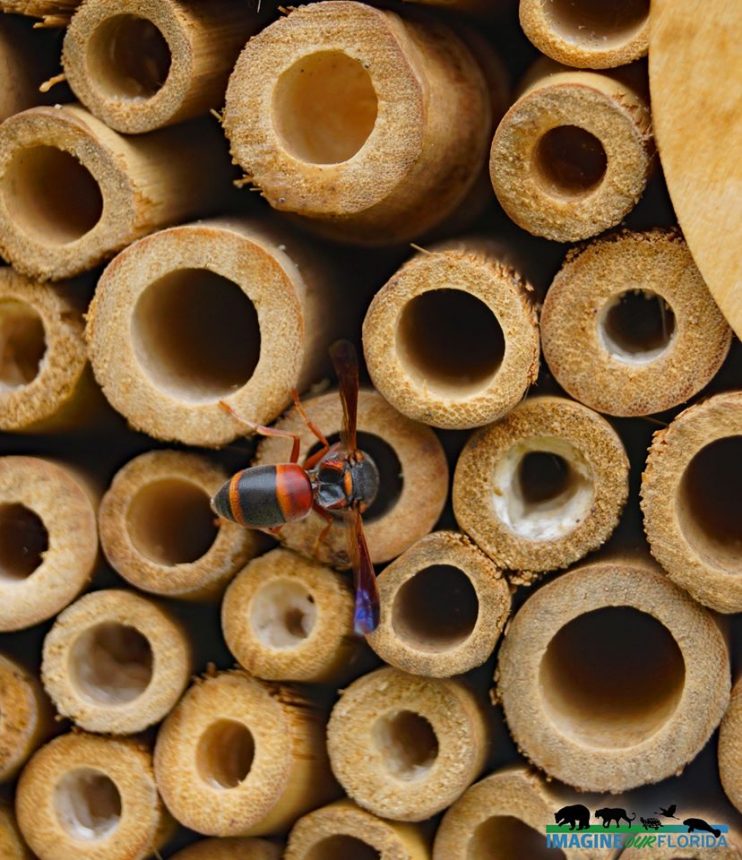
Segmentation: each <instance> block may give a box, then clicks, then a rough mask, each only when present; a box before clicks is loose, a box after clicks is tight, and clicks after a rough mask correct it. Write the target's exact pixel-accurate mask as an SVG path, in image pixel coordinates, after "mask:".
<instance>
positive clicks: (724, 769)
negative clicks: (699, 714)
mask: <svg viewBox="0 0 742 860" xmlns="http://www.w3.org/2000/svg"><path fill="white" fill-rule="evenodd" d="M719 776H720V777H721V784H722V786H723V787H724V791H725V792H726V795H727V797H728V798H729V800H730V801H731V802H732V803H733V804H734V806H735V807H736V808H737V809H738V810H739V811H740V812H742V679H740V680H738V681H737V683H736V684H735V685H734V688H733V689H732V698H731V700H730V702H729V707H728V708H727V712H726V714H725V715H724V719H723V720H722V723H721V730H720V732H719Z"/></svg>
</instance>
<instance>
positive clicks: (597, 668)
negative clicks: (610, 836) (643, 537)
mask: <svg viewBox="0 0 742 860" xmlns="http://www.w3.org/2000/svg"><path fill="white" fill-rule="evenodd" d="M496 680H497V690H498V695H499V697H500V700H501V701H502V704H503V707H504V710H505V717H506V719H507V722H508V726H509V728H510V731H511V732H512V735H513V738H514V740H515V742H516V743H517V745H518V747H519V749H521V750H522V752H523V753H524V754H525V755H526V756H527V757H528V758H529V759H531V761H532V762H533V763H534V764H536V765H537V766H538V767H541V768H543V769H544V770H545V771H546V772H547V773H548V774H549V775H550V776H552V777H554V778H555V779H559V780H561V781H562V782H565V783H567V784H569V785H573V786H575V787H576V788H579V789H581V790H585V791H599V792H611V793H614V794H615V793H618V792H620V791H625V790H626V789H629V788H634V787H636V786H638V785H644V784H645V783H649V782H659V781H660V780H661V779H664V778H666V777H669V776H671V775H673V774H678V773H679V772H680V771H681V770H682V769H683V767H684V766H685V765H686V764H687V763H688V762H689V761H691V760H692V759H693V758H694V757H695V756H696V754H697V753H698V752H699V751H700V750H701V748H702V747H703V746H704V744H705V743H706V742H707V741H708V739H709V738H710V736H711V734H712V732H713V731H714V729H715V728H716V727H717V726H718V724H719V721H720V720H721V718H722V716H723V714H724V710H725V709H726V706H727V703H728V701H729V686H730V684H729V652H728V649H727V645H726V642H725V640H724V637H723V636H722V634H721V632H720V630H719V628H718V626H717V624H716V622H715V619H714V617H713V616H712V615H711V613H709V612H708V611H707V610H705V609H704V608H703V607H702V606H699V605H698V604H697V603H695V602H694V601H692V600H690V599H689V597H688V595H687V594H686V593H685V592H684V591H682V590H681V589H679V588H677V586H675V585H674V584H673V583H672V582H671V581H670V580H669V579H668V578H667V577H666V576H665V575H664V573H663V572H662V571H661V570H660V569H659V568H658V567H657V566H656V565H654V564H653V563H651V562H650V561H649V560H648V559H646V560H643V559H632V558H626V557H620V556H617V557H616V558H614V559H610V560H604V561H598V562H593V563H591V564H584V565H582V566H580V567H578V568H575V569H573V570H572V571H570V572H569V573H565V574H564V575H563V576H559V577H557V578H556V579H553V580H552V581H551V582H549V583H548V584H546V585H544V586H543V588H540V589H539V590H538V591H536V593H535V594H534V595H533V596H532V597H530V598H529V599H528V600H527V601H526V603H525V604H524V606H523V607H522V609H521V610H520V611H519V612H518V613H517V614H516V616H515V618H514V619H513V621H512V622H511V624H510V625H509V627H508V630H507V633H506V635H505V639H504V641H503V644H502V646H501V648H500V653H499V662H498V668H497V676H496ZM598 751H599V754H598Z"/></svg>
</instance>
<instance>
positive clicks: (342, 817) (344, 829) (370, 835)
mask: <svg viewBox="0 0 742 860" xmlns="http://www.w3.org/2000/svg"><path fill="white" fill-rule="evenodd" d="M428 843H429V840H428V839H427V838H426V836H425V833H424V831H423V829H422V828H421V827H420V826H419V825H415V824H403V823H401V822H399V821H385V820H384V819H383V818H377V817H376V816H375V815H371V813H370V812H366V810H365V809H361V808H360V807H358V806H356V805H355V803H353V802H352V801H351V800H347V799H345V800H338V801H336V802H335V803H331V804H330V805H329V806H323V807H322V808H321V809H315V811H314V812H310V813H309V814H308V815H305V816H304V817H303V818H300V819H299V820H298V821H297V822H296V824H295V825H294V827H293V829H292V831H291V835H290V836H289V842H288V846H287V848H286V854H285V855H284V856H285V858H286V860H320V858H322V860H430V847H429V844H428Z"/></svg>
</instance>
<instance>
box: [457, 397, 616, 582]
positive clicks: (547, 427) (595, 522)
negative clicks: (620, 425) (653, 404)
mask: <svg viewBox="0 0 742 860" xmlns="http://www.w3.org/2000/svg"><path fill="white" fill-rule="evenodd" d="M628 474H629V463H628V459H627V457H626V452H625V451H624V448H623V445H622V443H621V440H620V438H619V436H618V434H617V433H616V432H615V430H613V428H612V427H611V425H610V424H609V423H608V422H607V421H606V420H605V419H604V418H603V417H602V416H600V415H598V414H597V413H596V412H593V411H592V410H591V409H588V408H587V407H586V406H582V405H581V404H579V403H575V402H574V401H572V400H567V399H566V398H562V397H550V396H548V397H533V398H529V399H528V400H526V401H524V402H523V403H521V404H520V405H519V406H517V407H516V408H515V409H514V410H513V411H512V412H511V413H510V414H509V415H507V416H506V417H505V418H504V419H502V420H501V421H499V422H497V423H496V424H493V425H491V426H490V427H486V428H484V429H482V430H480V431H479V432H478V433H476V434H475V435H474V436H472V437H471V439H470V440H469V441H468V442H467V444H466V445H465V446H464V449H463V451H462V452H461V456H460V457H459V461H458V463H457V465H456V473H455V475H454V482H453V507H454V513H455V515H456V520H457V522H458V524H459V526H460V527H461V529H462V530H463V531H465V532H466V533H467V534H469V535H470V536H471V537H472V538H473V539H474V540H475V541H476V543H477V544H478V545H479V546H480V548H481V549H483V550H484V552H486V553H487V554H488V555H489V556H490V558H492V559H493V560H494V561H495V563H496V564H498V565H499V566H500V567H503V568H505V569H507V570H511V571H518V572H519V574H520V576H519V579H520V580H521V581H522V580H526V581H527V580H530V579H533V578H534V577H535V575H537V574H538V573H540V572H544V571H548V570H556V569H558V568H562V567H567V565H569V564H571V563H572V562H574V561H577V560H578V559H580V558H582V556H584V555H585V554H586V553H588V552H590V550H593V549H596V548H597V547H599V546H601V545H602V544H603V543H604V542H605V541H606V540H607V539H608V537H609V536H610V534H611V533H612V532H613V530H614V528H615V527H616V525H617V523H618V519H619V516H620V514H621V511H622V509H623V507H624V504H625V503H626V499H627V497H628Z"/></svg>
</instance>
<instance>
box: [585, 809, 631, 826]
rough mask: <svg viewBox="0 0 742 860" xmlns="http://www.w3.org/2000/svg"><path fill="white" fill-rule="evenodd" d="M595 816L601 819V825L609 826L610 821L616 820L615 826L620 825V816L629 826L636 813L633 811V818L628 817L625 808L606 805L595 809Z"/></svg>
mask: <svg viewBox="0 0 742 860" xmlns="http://www.w3.org/2000/svg"><path fill="white" fill-rule="evenodd" d="M595 817H596V818H602V819H603V827H610V826H611V822H612V821H615V822H616V827H620V825H621V819H622V818H623V819H624V820H625V821H626V823H627V824H628V825H629V826H631V822H632V821H633V820H634V818H636V813H634V818H629V816H628V815H627V814H626V810H625V809H610V808H608V807H604V808H603V809H596V810H595Z"/></svg>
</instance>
